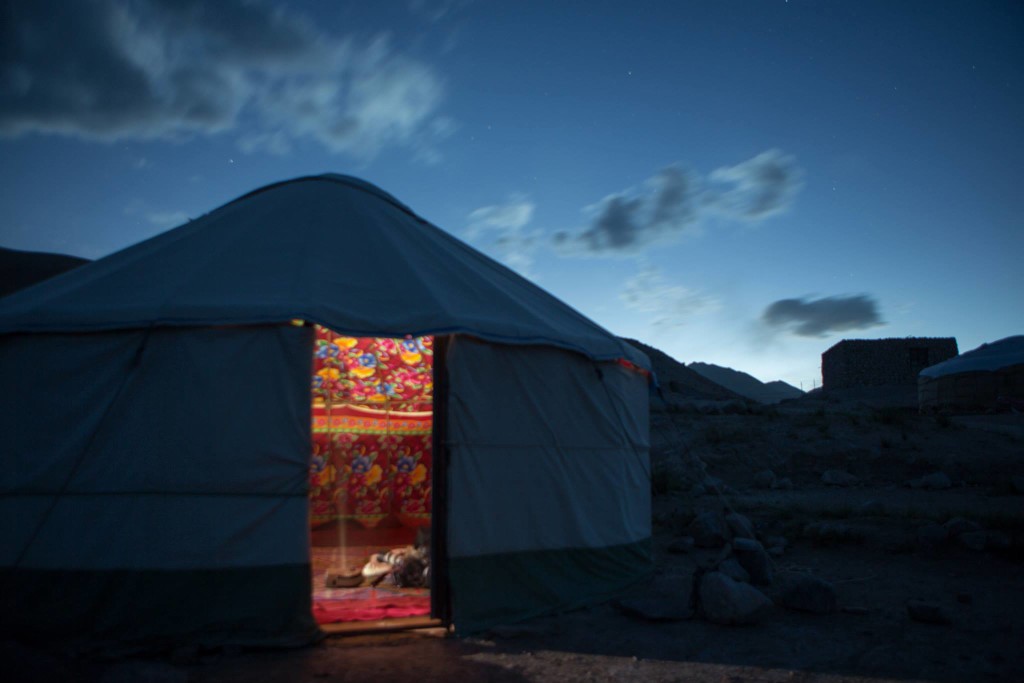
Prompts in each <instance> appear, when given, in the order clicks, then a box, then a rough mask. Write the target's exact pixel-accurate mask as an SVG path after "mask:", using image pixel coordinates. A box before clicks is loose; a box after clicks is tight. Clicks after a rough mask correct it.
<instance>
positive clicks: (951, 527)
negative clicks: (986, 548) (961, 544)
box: [943, 517, 981, 538]
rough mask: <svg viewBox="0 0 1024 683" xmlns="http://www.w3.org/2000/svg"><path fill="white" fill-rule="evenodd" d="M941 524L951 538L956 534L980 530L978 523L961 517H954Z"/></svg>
mask: <svg viewBox="0 0 1024 683" xmlns="http://www.w3.org/2000/svg"><path fill="white" fill-rule="evenodd" d="M943 526H945V527H946V532H947V533H949V535H950V537H951V538H955V537H956V536H959V535H960V534H963V533H967V532H969V531H981V525H980V524H978V523H977V522H972V521H971V520H969V519H964V518H963V517H954V518H953V519H951V520H949V521H948V522H946V523H945V524H944V525H943Z"/></svg>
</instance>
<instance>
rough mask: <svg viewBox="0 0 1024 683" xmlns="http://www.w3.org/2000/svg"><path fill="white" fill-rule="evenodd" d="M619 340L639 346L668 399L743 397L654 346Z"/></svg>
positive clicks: (707, 399) (723, 399)
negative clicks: (648, 360) (648, 359)
mask: <svg viewBox="0 0 1024 683" xmlns="http://www.w3.org/2000/svg"><path fill="white" fill-rule="evenodd" d="M622 340H623V341H624V342H627V343H629V344H632V345H633V346H635V347H636V348H638V349H640V350H641V351H643V352H644V353H646V354H647V357H648V358H650V359H651V366H652V367H653V368H654V374H655V375H656V376H657V378H658V384H659V385H661V392H662V394H664V396H665V398H666V399H668V400H670V401H671V400H672V399H673V398H675V399H679V400H684V401H686V400H689V401H694V400H697V401H729V400H742V399H743V396H742V395H740V394H739V393H738V392H735V391H730V390H729V389H726V388H725V387H723V386H721V385H719V384H717V383H715V382H714V381H713V380H709V379H707V378H706V377H703V376H702V375H700V374H698V373H696V372H694V371H693V370H691V369H689V368H688V367H686V365H685V364H683V363H680V362H679V361H677V360H676V359H674V358H672V356H669V355H668V354H667V353H665V352H664V351H659V350H658V349H656V348H654V347H653V346H648V345H647V344H644V343H643V342H639V341H637V340H635V339H629V338H626V337H623V338H622Z"/></svg>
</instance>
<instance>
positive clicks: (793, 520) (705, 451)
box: [0, 399, 1024, 683]
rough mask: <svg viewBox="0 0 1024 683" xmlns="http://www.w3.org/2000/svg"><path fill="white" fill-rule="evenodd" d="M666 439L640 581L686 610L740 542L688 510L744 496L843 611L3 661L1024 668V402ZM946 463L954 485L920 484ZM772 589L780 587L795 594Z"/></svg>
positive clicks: (350, 672) (583, 622) (82, 672)
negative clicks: (702, 528)
mask: <svg viewBox="0 0 1024 683" xmlns="http://www.w3.org/2000/svg"><path fill="white" fill-rule="evenodd" d="M652 442H653V453H652V461H653V469H652V473H653V474H652V482H653V486H654V490H655V493H656V495H655V497H654V502H653V508H654V509H653V515H654V532H655V534H654V541H655V560H656V576H655V578H654V579H653V580H652V581H651V582H650V583H649V584H646V585H644V586H638V587H637V589H636V591H635V592H634V594H633V597H643V596H645V595H646V596H649V597H651V596H653V597H656V598H657V599H659V600H668V601H676V602H678V603H679V604H680V605H684V606H685V605H686V604H687V602H688V600H689V597H690V595H691V587H692V580H693V579H692V577H693V575H694V572H695V570H697V569H698V568H701V567H705V568H706V567H711V566H712V565H713V564H714V563H715V561H716V560H717V559H718V558H720V557H721V556H722V554H723V552H727V547H726V549H725V550H724V551H723V549H721V548H708V549H692V550H691V549H689V548H688V546H685V545H684V547H682V548H680V547H679V546H680V543H679V541H680V539H681V538H682V537H683V536H685V535H686V533H687V528H688V527H687V525H688V524H689V522H690V520H691V519H692V518H693V516H694V515H695V514H697V513H698V512H702V511H712V512H716V513H722V512H730V511H734V512H739V513H742V514H743V515H745V516H747V517H748V518H749V519H750V520H751V521H752V522H753V524H754V525H755V527H756V531H757V536H758V537H759V538H760V539H761V540H762V541H763V542H764V543H765V546H766V547H768V545H772V544H774V545H776V546H777V551H776V553H775V555H774V557H773V562H774V565H775V570H776V572H781V571H787V570H796V571H802V572H809V573H812V574H813V575H815V576H817V577H819V578H821V579H824V580H826V581H828V582H829V583H831V584H832V586H833V587H834V589H835V593H836V595H837V596H838V602H839V606H840V610H839V611H837V612H835V613H831V614H824V615H814V614H808V613H802V612H795V611H790V610H787V609H784V608H783V607H781V606H778V605H776V606H775V607H773V608H772V609H771V611H770V612H769V613H768V614H767V615H766V616H764V617H763V618H762V619H761V620H760V621H759V623H756V624H754V625H748V626H719V625H716V624H713V623H710V622H709V621H707V620H705V619H703V618H701V616H700V614H699V613H698V614H697V615H695V616H692V617H691V618H686V619H680V620H674V621H653V620H648V619H644V618H640V617H637V616H632V615H631V614H629V613H627V611H625V610H623V609H621V608H620V607H619V606H618V605H617V604H616V603H604V604H599V605H595V606H592V607H590V608H587V609H583V610H577V611H574V612H569V613H565V614H560V615H555V616H551V617H546V618H542V619H536V620H533V621H530V622H527V623H524V624H519V625H510V626H508V627H503V628H500V629H496V630H495V632H493V633H488V634H481V635H479V636H476V637H472V638H454V637H450V636H448V635H447V634H445V632H444V631H443V630H440V629H433V630H428V631H420V632H409V633H402V634H390V635H375V636H359V637H348V638H330V639H327V640H325V641H324V642H322V643H320V644H319V645H317V646H315V647H310V648H306V649H302V650H296V651H283V652H282V651H265V652H195V651H192V652H188V651H186V652H184V653H182V652H179V653H176V654H175V655H174V656H172V657H170V658H165V659H157V660H121V661H113V662H111V661H79V660H69V659H67V658H65V657H62V656H61V655H59V654H50V653H41V652H38V651H31V650H27V649H26V648H24V647H21V646H19V645H17V644H14V643H6V644H2V648H3V652H4V653H5V656H3V657H0V661H3V662H6V664H5V667H4V668H5V669H6V671H0V676H2V679H3V680H6V681H18V680H24V681H56V680H61V681H67V680H86V681H103V682H104V683H112V682H116V681H168V682H169V681H193V682H198V683H231V682H236V681H237V682H239V683H242V682H244V683H251V682H252V681H281V682H285V681H288V682H291V681H372V682H375V683H386V682H390V681H404V682H411V681H416V682H419V681H451V680H458V681H462V682H463V683H470V682H475V681H509V682H511V681H537V682H540V681H653V682H662V681H664V682H668V681H696V682H705V681H707V682H709V683H710V682H712V681H713V682H715V683H719V682H722V683H725V682H728V683H754V682H760V681H765V682H767V681H790V682H791V681H822V682H825V681H889V680H893V681H916V680H922V681H1018V682H1019V681H1022V680H1024V550H1022V549H1024V495H1021V493H1022V492H1021V491H1020V489H1019V488H1015V479H1014V477H1018V478H1020V477H1022V476H1024V416H1020V415H1009V416H1005V415H1004V416H994V417H992V418H987V417H986V416H972V417H971V418H969V419H960V418H952V419H950V418H947V417H923V416H918V415H916V414H914V413H913V412H912V411H907V410H898V409H887V408H879V407H872V406H870V405H866V404H863V403H850V402H847V403H830V402H827V401H821V400H809V399H801V400H799V401H795V402H788V403H786V404H782V405H781V406H779V407H759V406H749V405H747V406H737V405H735V404H732V405H729V406H725V407H724V408H723V407H721V406H707V405H704V406H690V407H679V406H677V407H676V408H675V409H674V410H673V411H672V412H666V413H659V414H656V415H654V416H653V419H652ZM765 470H771V477H769V476H768V475H767V474H764V471H765ZM829 470H838V471H842V472H844V473H847V474H849V475H852V476H853V477H855V479H849V478H848V479H847V480H846V481H845V482H844V484H843V485H828V484H826V483H824V482H823V480H822V477H823V475H826V472H828V471H829ZM936 473H942V474H943V475H945V477H946V478H947V479H948V487H946V485H945V482H941V481H940V482H939V484H938V488H928V487H927V486H922V485H921V480H920V478H921V477H926V476H928V475H935V474H936ZM826 476H827V475H826ZM770 479H771V480H774V482H775V486H774V488H773V487H772V485H771V484H770V483H769V480H770ZM940 479H941V478H940ZM786 480H788V481H786ZM1016 481H1017V483H1018V484H1019V483H1020V482H1021V481H1022V480H1020V479H1017V480H1016ZM958 517H960V518H966V519H967V520H969V521H970V522H973V523H974V524H976V525H977V526H978V527H979V528H980V529H981V530H982V531H984V533H983V534H981V536H980V537H981V538H985V539H988V541H987V544H986V545H984V547H981V546H978V545H977V544H973V546H972V544H970V543H967V542H966V541H965V540H964V539H963V538H962V537H957V536H955V535H950V536H949V537H940V538H936V536H935V534H936V533H937V531H936V529H937V528H942V527H940V525H943V524H945V523H947V522H949V521H950V520H951V519H955V518H958ZM823 523H824V525H825V527H826V531H825V532H823V531H822V524H823ZM828 530H831V531H828ZM940 536H941V534H940ZM780 538H784V539H785V544H784V546H782V545H781V541H780V540H779V539H780ZM773 590H774V589H772V588H766V589H765V592H766V594H768V595H769V597H773V598H777V596H776V595H775V593H774V592H773ZM913 600H921V601H926V602H929V603H932V604H934V605H937V606H938V607H939V608H940V609H941V610H942V612H943V614H944V615H945V617H944V620H945V621H947V623H923V622H920V621H915V620H914V619H912V618H910V616H909V612H908V608H907V603H908V601H913Z"/></svg>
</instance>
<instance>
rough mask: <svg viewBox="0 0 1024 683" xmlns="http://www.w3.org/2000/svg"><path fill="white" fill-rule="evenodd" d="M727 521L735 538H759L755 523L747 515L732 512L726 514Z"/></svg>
mask: <svg viewBox="0 0 1024 683" xmlns="http://www.w3.org/2000/svg"><path fill="white" fill-rule="evenodd" d="M725 523H726V524H728V525H729V530H730V531H732V535H733V538H757V535H756V534H755V533H754V525H753V524H752V523H751V522H750V520H749V519H747V517H746V516H745V515H741V514H740V513H738V512H731V513H729V514H728V515H726V516H725Z"/></svg>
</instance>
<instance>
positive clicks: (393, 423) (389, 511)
mask: <svg viewBox="0 0 1024 683" xmlns="http://www.w3.org/2000/svg"><path fill="white" fill-rule="evenodd" d="M432 399H433V338H432V337H410V338H406V339H385V338H375V337H364V338H356V337H346V336H342V335H338V334H335V333H334V332H332V331H331V330H329V329H327V328H324V327H319V326H318V327H317V337H316V347H315V357H314V369H313V459H312V464H311V467H310V486H311V492H310V502H311V506H312V521H313V523H314V524H318V523H324V522H329V521H333V520H338V519H354V520H356V521H358V522H359V523H361V524H362V525H363V526H365V527H373V526H376V525H377V524H379V523H380V522H381V520H384V519H386V518H387V517H388V516H394V517H395V518H397V519H398V521H400V522H401V523H402V524H403V525H406V526H410V527H414V526H426V525H429V523H430V491H431V478H430V474H431V472H430V466H431V439H432V436H431V433H432V421H433V411H432V408H433V405H432Z"/></svg>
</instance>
